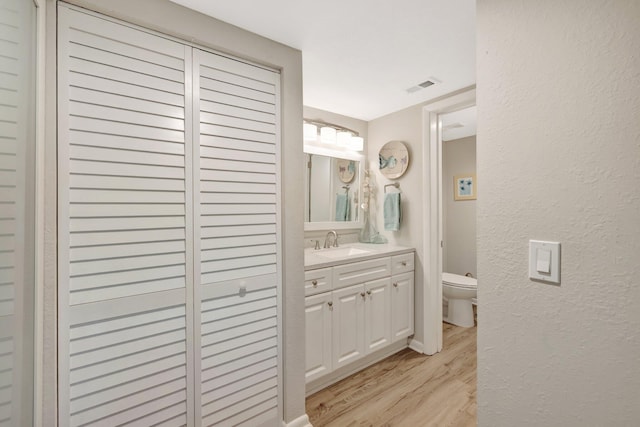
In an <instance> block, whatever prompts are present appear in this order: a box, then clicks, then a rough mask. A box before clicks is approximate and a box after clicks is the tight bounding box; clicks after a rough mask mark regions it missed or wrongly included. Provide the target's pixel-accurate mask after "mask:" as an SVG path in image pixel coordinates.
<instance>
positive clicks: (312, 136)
mask: <svg viewBox="0 0 640 427" xmlns="http://www.w3.org/2000/svg"><path fill="white" fill-rule="evenodd" d="M303 129H304V140H305V141H315V140H316V139H318V126H316V125H314V124H313V123H304V125H303Z"/></svg>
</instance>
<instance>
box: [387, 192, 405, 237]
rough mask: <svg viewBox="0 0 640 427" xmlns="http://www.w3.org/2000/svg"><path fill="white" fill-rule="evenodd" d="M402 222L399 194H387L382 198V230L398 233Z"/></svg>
mask: <svg viewBox="0 0 640 427" xmlns="http://www.w3.org/2000/svg"><path fill="white" fill-rule="evenodd" d="M401 220H402V210H401V209H400V193H387V194H385V196H384V229H385V230H390V231H398V230H399V229H400V221H401Z"/></svg>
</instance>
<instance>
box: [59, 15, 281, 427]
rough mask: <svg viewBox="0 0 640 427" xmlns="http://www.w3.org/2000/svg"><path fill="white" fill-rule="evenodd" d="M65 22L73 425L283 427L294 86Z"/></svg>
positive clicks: (62, 362)
mask: <svg viewBox="0 0 640 427" xmlns="http://www.w3.org/2000/svg"><path fill="white" fill-rule="evenodd" d="M58 18H59V41H58V49H59V51H58V75H59V78H58V85H59V86H58V97H59V102H58V117H59V122H58V126H59V132H58V182H59V187H58V200H59V204H58V220H59V223H58V242H59V244H58V251H59V253H58V255H59V258H58V259H59V261H58V263H59V264H58V277H59V284H58V289H59V291H58V301H59V305H58V312H59V373H58V374H59V375H58V378H59V421H60V425H69V426H79V425H109V426H111V425H114V426H115V425H140V426H148V425H167V426H174V425H175V426H182V425H189V426H199V425H257V424H265V423H267V424H268V423H271V422H274V423H275V421H276V420H278V419H280V418H281V415H280V413H279V408H280V406H281V405H280V404H279V402H280V399H281V391H280V381H279V376H280V375H279V372H280V371H281V364H280V363H279V358H278V353H279V352H278V348H279V342H280V334H279V312H280V307H279V292H280V268H279V265H280V260H279V246H280V245H279V233H278V227H279V212H278V210H279V204H278V200H279V186H278V176H279V174H278V170H279V157H278V153H279V137H278V126H277V123H278V120H279V116H278V110H279V105H278V99H279V80H280V77H279V74H278V73H277V72H275V71H273V70H269V69H265V68H263V67H260V66H256V65H254V64H250V63H247V62H245V61H242V60H239V59H236V58H230V57H228V56H223V55H219V54H215V53H211V52H205V51H203V50H200V49H197V48H194V47H191V46H188V45H186V44H183V43H181V42H180V41H176V40H174V39H170V38H167V37H164V36H161V35H158V34H155V33H151V32H149V31H146V30H143V29H140V28H137V27H133V26H131V25H128V24H124V23H121V22H117V21H114V20H112V19H109V18H105V17H102V16H100V15H95V14H90V13H86V12H84V11H81V10H79V9H74V8H71V7H67V6H60V7H59V15H58Z"/></svg>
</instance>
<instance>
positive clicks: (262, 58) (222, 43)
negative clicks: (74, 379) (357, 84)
mask: <svg viewBox="0 0 640 427" xmlns="http://www.w3.org/2000/svg"><path fill="white" fill-rule="evenodd" d="M70 3H73V4H76V5H78V6H81V7H85V8H87V9H90V10H94V11H97V12H101V13H104V14H107V15H110V16H113V17H116V18H119V19H123V20H125V21H128V22H132V23H134V24H138V25H141V26H143V27H146V28H150V29H153V30H157V31H160V32H162V33H165V34H168V35H171V36H174V37H178V38H180V39H183V40H187V41H191V42H193V43H197V44H200V45H203V46H207V47H210V48H212V49H216V50H219V51H222V52H227V53H230V54H232V55H236V56H240V57H243V58H246V59H249V60H253V61H255V62H258V63H261V64H264V65H268V66H271V67H274V68H277V69H279V70H280V71H281V76H282V84H281V90H282V96H281V102H282V121H281V134H282V143H283V150H282V160H281V162H282V165H288V164H295V165H302V162H303V155H302V146H301V142H300V141H301V135H302V118H303V116H302V54H301V52H300V51H298V50H295V49H292V48H290V47H287V46H284V45H282V44H280V43H276V42H274V41H271V40H268V39H265V38H263V37H260V36H258V35H256V34H253V33H250V32H248V31H245V30H242V29H240V28H238V27H235V26H232V25H229V24H226V23H224V22H221V21H219V20H216V19H213V18H211V17H208V16H205V15H202V14H199V13H196V12H194V11H191V10H189V9H186V8H183V7H181V6H178V5H177V4H174V3H171V2H169V1H168V0H137V1H133V2H132V1H129V0H111V1H109V2H103V1H100V0H72V1H70ZM47 6H48V7H47V13H48V17H47V19H48V21H47V26H48V28H47V42H48V43H51V44H49V45H48V46H47V48H48V52H47V61H48V64H47V67H51V68H49V70H53V69H54V68H53V67H54V66H55V65H54V64H55V45H54V44H53V43H55V40H56V36H55V18H56V16H55V2H54V1H53V0H47ZM48 75H49V76H52V77H51V78H49V80H47V85H48V87H47V90H48V93H47V95H48V99H47V103H48V104H47V106H48V111H47V114H48V118H47V120H48V121H47V132H48V134H47V150H48V151H47V159H46V163H47V170H46V171H45V172H46V175H47V177H49V178H50V179H48V184H47V193H48V194H49V195H51V197H48V198H47V200H46V203H47V204H48V206H47V211H46V218H45V228H46V245H47V247H46V252H45V256H46V260H45V262H46V264H47V266H46V272H45V274H46V276H45V302H44V304H45V306H44V309H45V315H46V317H45V319H44V323H45V324H46V325H47V329H46V330H45V341H46V345H45V351H47V354H46V355H45V363H46V365H45V369H46V370H47V372H48V373H47V378H46V381H45V384H44V387H45V390H44V393H45V403H44V407H45V410H44V414H43V419H44V422H45V425H46V426H54V425H56V424H55V423H56V414H55V411H56V406H55V398H56V396H55V377H52V376H51V372H52V369H55V368H54V366H55V324H56V319H55V297H56V293H55V286H56V271H55V263H56V253H55V244H56V243H55V224H56V219H55V182H56V180H55V154H54V153H55V122H53V120H55V92H53V90H55V72H51V73H48ZM49 150H53V151H49ZM300 178H301V176H300V169H299V168H287V167H283V168H282V194H283V204H284V206H283V218H282V222H283V233H282V234H283V235H282V241H283V270H284V271H283V279H284V284H283V290H284V295H283V300H284V304H283V305H284V307H283V317H284V325H283V326H284V354H283V362H284V420H285V421H286V422H291V421H292V420H296V419H298V418H299V417H300V416H303V415H304V413H305V406H304V404H305V402H304V396H305V393H304V390H305V384H304V363H305V361H304V352H303V351H302V352H301V351H300V348H301V347H300V343H301V342H304V288H303V286H300V284H301V283H302V282H303V280H304V268H303V263H304V260H303V251H302V248H303V246H302V245H303V236H304V234H303V209H304V206H303V205H302V203H301V202H300V201H301V200H303V199H304V196H303V180H302V179H300ZM51 361H53V362H51ZM53 372H55V370H54V371H53Z"/></svg>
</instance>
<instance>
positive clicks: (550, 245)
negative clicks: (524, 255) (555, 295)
mask: <svg viewBox="0 0 640 427" xmlns="http://www.w3.org/2000/svg"><path fill="white" fill-rule="evenodd" d="M549 252H550V253H551V262H550V264H549V272H548V273H546V272H544V271H539V270H538V267H539V266H541V265H542V264H546V261H547V259H540V257H544V258H546V257H547V256H548V253H549ZM545 269H546V268H545ZM545 269H543V270H545ZM529 278H530V279H532V280H538V281H542V282H548V283H560V243H559V242H545V241H541V240H529Z"/></svg>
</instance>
